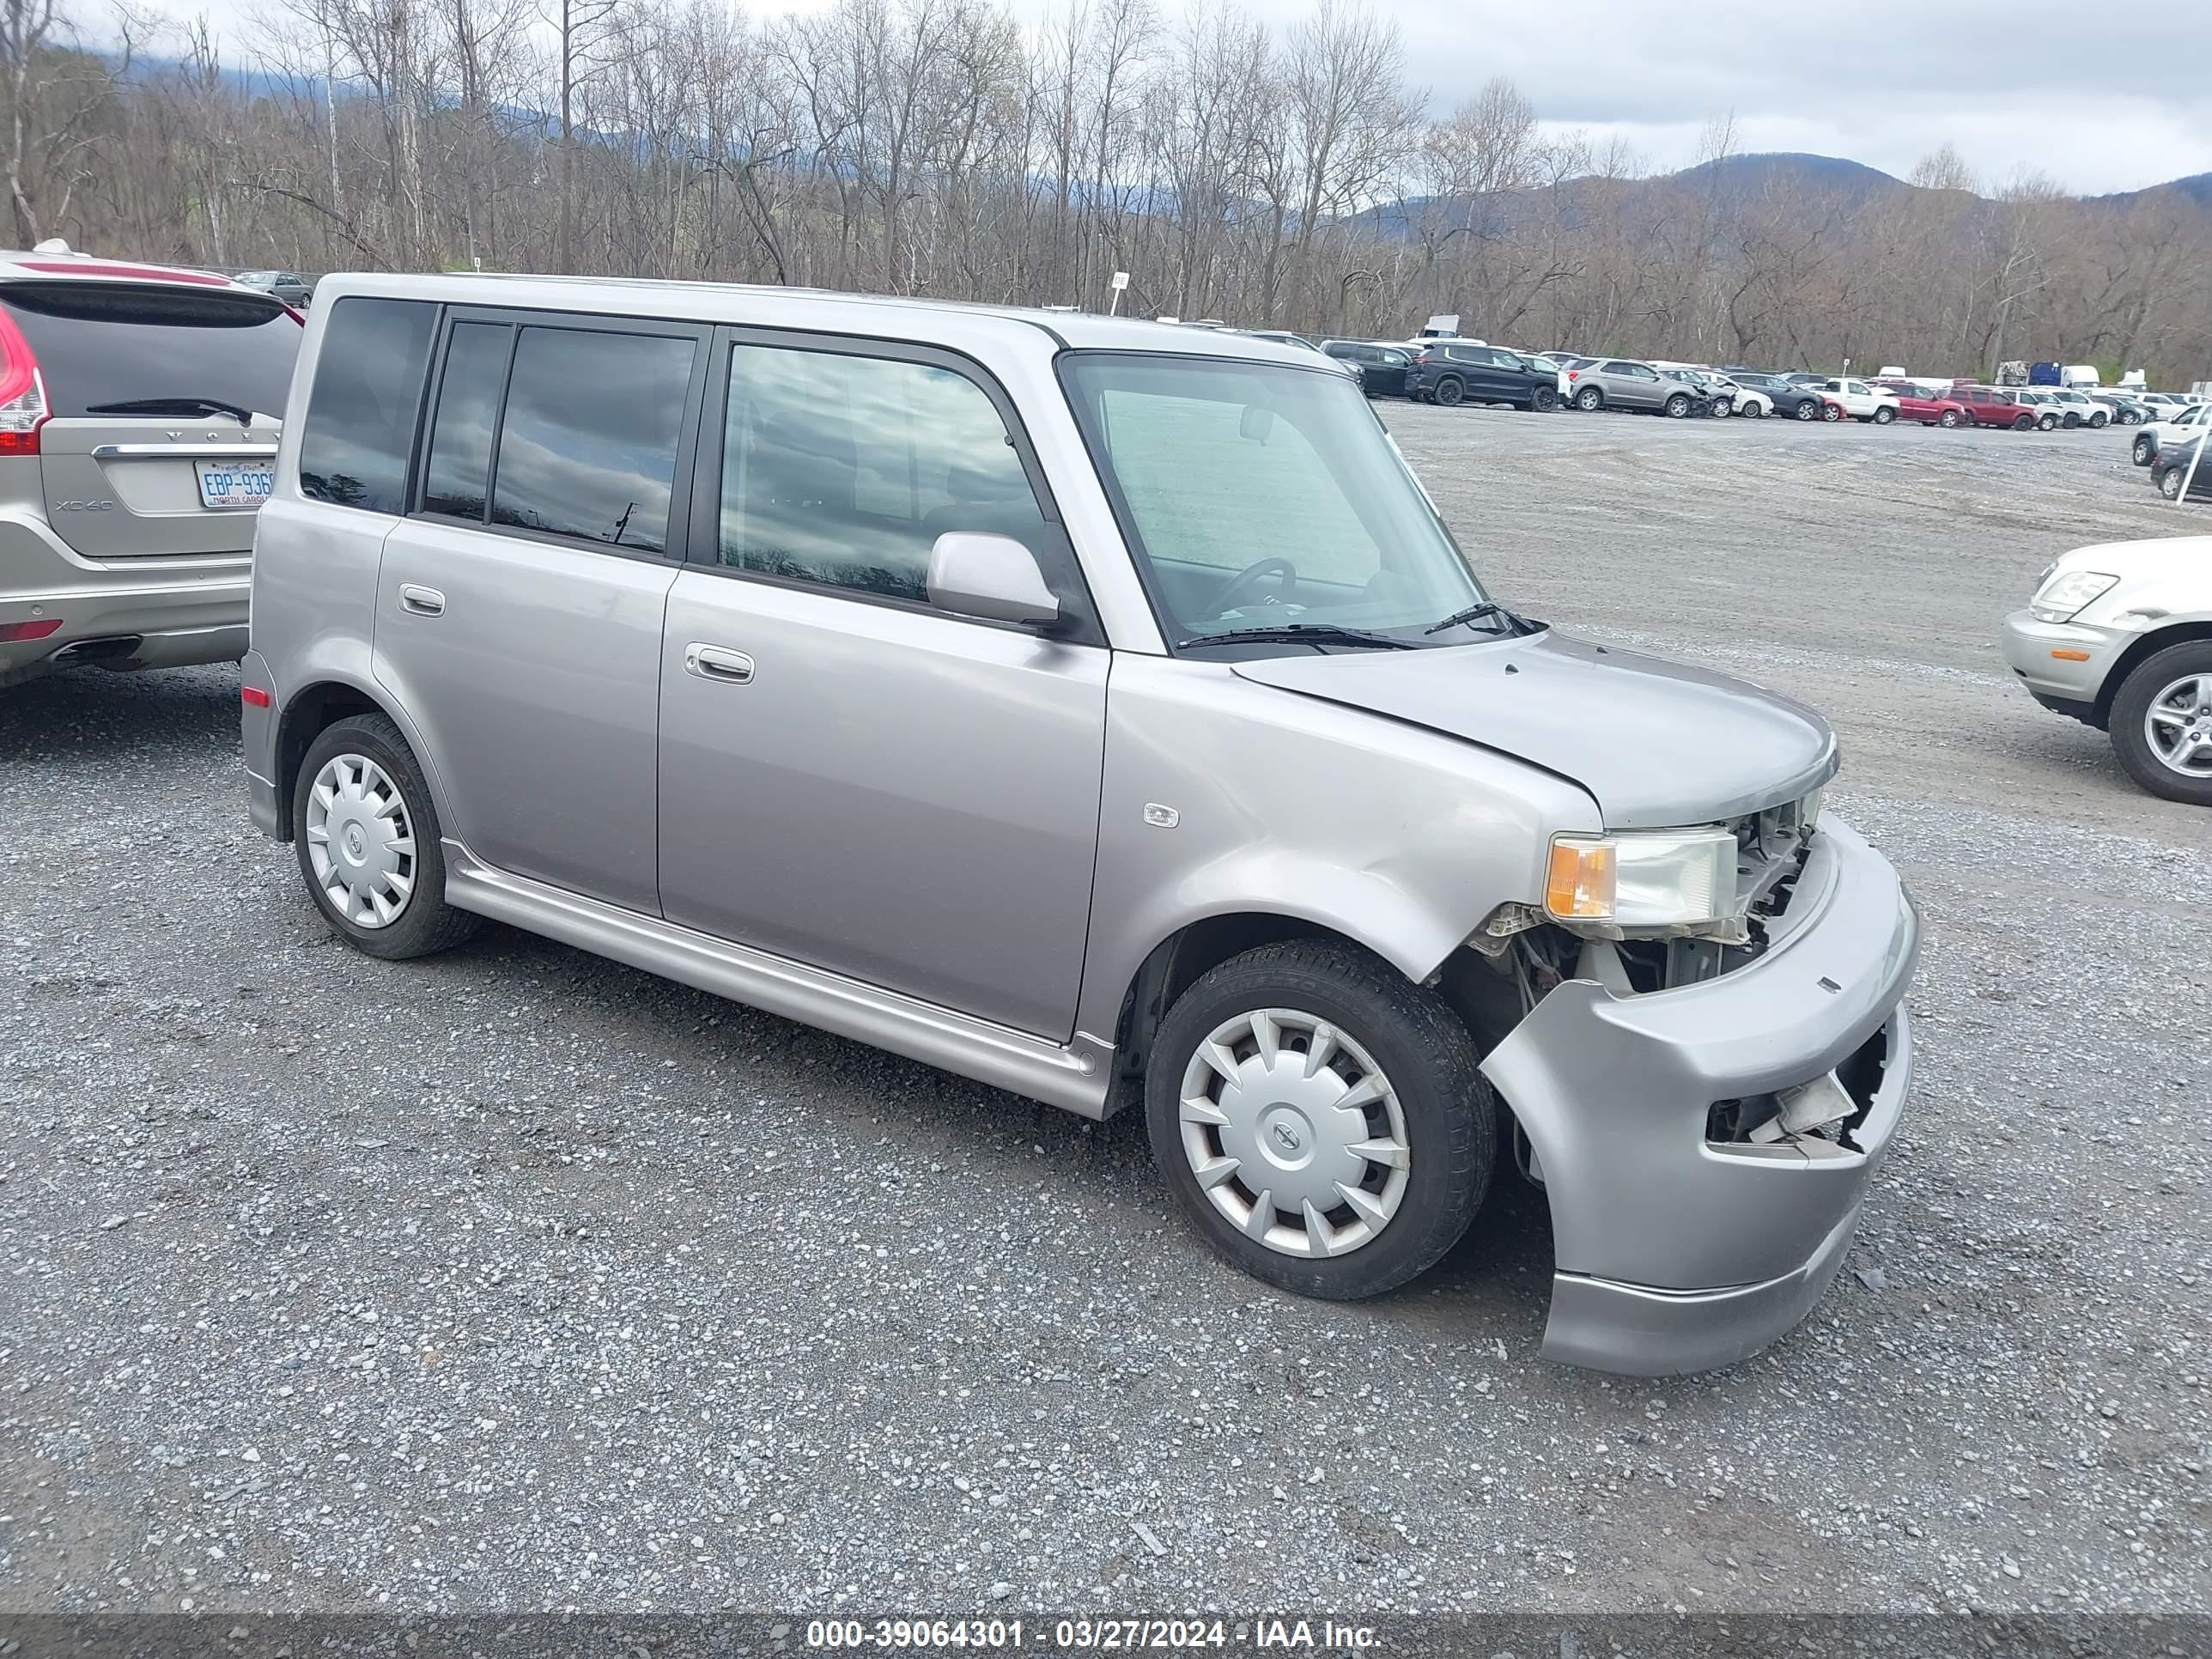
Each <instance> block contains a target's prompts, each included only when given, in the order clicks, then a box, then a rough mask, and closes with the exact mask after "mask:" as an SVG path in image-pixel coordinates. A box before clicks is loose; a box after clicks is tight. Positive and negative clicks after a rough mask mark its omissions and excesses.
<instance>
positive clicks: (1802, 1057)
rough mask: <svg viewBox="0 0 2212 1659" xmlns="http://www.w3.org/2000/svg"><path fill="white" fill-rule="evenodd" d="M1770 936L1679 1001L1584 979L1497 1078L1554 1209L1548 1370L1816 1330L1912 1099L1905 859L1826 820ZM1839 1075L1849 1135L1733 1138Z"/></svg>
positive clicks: (1724, 1350)
mask: <svg viewBox="0 0 2212 1659" xmlns="http://www.w3.org/2000/svg"><path fill="white" fill-rule="evenodd" d="M1768 937H1769V944H1768V946H1767V948H1766V950H1765V951H1764V952H1763V953H1762V954H1761V955H1760V956H1759V957H1758V958H1757V959H1756V960H1754V961H1753V962H1751V963H1747V965H1745V966H1742V967H1741V968H1738V969H1735V970H1734V971H1732V972H1729V973H1726V974H1723V975H1720V976H1719V977H1717V978H1715V979H1711V980H1706V981H1702V982H1700V983H1698V984H1695V985H1687V986H1682V987H1677V988H1675V989H1673V990H1667V991H1659V992H1654V993H1651V994H1644V995H1620V994H1615V993H1614V992H1613V991H1609V990H1607V988H1605V987H1603V986H1601V985H1599V984H1597V983H1596V982H1595V981H1591V980H1586V979H1574V980H1569V981H1565V982H1564V983H1562V984H1560V985H1559V986H1557V987H1554V988H1553V990H1552V991H1551V992H1550V994H1547V996H1546V997H1545V998H1544V1000H1542V1001H1541V1002H1540V1003H1538V1004H1537V1005H1536V1006H1535V1007H1534V1009H1533V1010H1532V1011H1531V1012H1529V1013H1528V1016H1527V1017H1526V1018H1524V1019H1522V1022H1521V1023H1520V1024H1518V1025H1516V1027H1515V1028H1514V1029H1513V1030H1512V1031H1511V1032H1510V1034H1508V1035H1507V1036H1506V1037H1505V1038H1504V1041H1502V1042H1499V1043H1498V1046H1497V1047H1496V1048H1493V1049H1492V1051H1491V1054H1490V1056H1489V1058H1488V1059H1487V1060H1485V1061H1484V1062H1483V1070H1484V1072H1485V1073H1486V1074H1487V1075H1488V1077H1489V1078H1490V1079H1491V1081H1492V1083H1493V1084H1495V1085H1497V1087H1498V1091H1499V1092H1500V1093H1501V1094H1502V1095H1503V1096H1504V1098H1505V1100H1506V1102H1507V1103H1508V1104H1509V1105H1510V1106H1511V1107H1512V1109H1513V1112H1514V1115H1515V1117H1516V1119H1517V1120H1518V1121H1519V1123H1520V1127H1521V1129H1522V1133H1524V1134H1526V1135H1527V1137H1528V1143H1529V1147H1530V1150H1531V1152H1532V1153H1533V1161H1534V1166H1535V1167H1537V1168H1539V1169H1541V1172H1542V1179H1543V1182H1544V1185H1545V1188H1546V1191H1547V1194H1548V1195H1549V1197H1550V1200H1551V1209H1552V1232H1553V1249H1554V1255H1555V1260H1556V1271H1555V1274H1554V1278H1553V1289H1552V1312H1551V1319H1550V1322H1549V1324H1548V1325H1547V1328H1546V1330H1545V1335H1544V1352H1545V1355H1546V1357H1547V1358H1553V1359H1558V1360H1561V1361H1564V1362H1566V1363H1568V1364H1578V1365H1588V1366H1591V1367H1594V1368H1595V1369H1598V1370H1610V1371H1624V1372H1629V1373H1632V1374H1636V1375H1642V1376H1663V1375H1668V1374H1673V1373H1677V1372H1684V1371H1696V1370H1709V1369H1711V1367H1713V1366H1717V1365H1725V1364H1729V1363H1731V1362H1732V1361H1735V1360H1737V1359H1741V1358H1744V1357H1745V1356H1747V1355H1748V1354H1752V1353H1755V1352H1758V1351H1759V1349H1760V1348H1762V1347H1764V1346H1766V1345H1767V1344H1768V1343H1769V1342H1771V1341H1772V1340H1774V1339H1775V1338H1776V1337H1778V1336H1779V1335H1781V1334H1783V1333H1784V1331H1787V1330H1789V1329H1790V1328H1791V1327H1792V1326H1794V1325H1796V1323H1797V1322H1799V1321H1800V1320H1802V1318H1803V1317H1804V1316H1805V1315H1806V1313H1807V1312H1808V1310H1810V1309H1811V1307H1812V1305H1813V1304H1814V1303H1815V1302H1817V1301H1818V1300H1819V1299H1820V1294H1821V1292H1822V1291H1825V1290H1826V1288H1827V1285H1828V1282H1829V1280H1830V1279H1832V1278H1833V1277H1834V1275H1835V1273H1836V1269H1837V1268H1838V1266H1840V1265H1841V1263H1842V1261H1843V1257H1844V1252H1845V1250H1846V1249H1848V1248H1849V1246H1850V1239H1851V1235H1852V1231H1853V1230H1854V1228H1855V1227H1856V1225H1857V1220H1858V1212H1859V1207H1860V1206H1861V1204H1862V1203H1863V1201H1864V1199H1865V1196H1866V1189H1867V1184H1868V1182H1869V1180H1870V1179H1871V1178H1872V1176H1873V1175H1874V1172H1875V1170H1876V1169H1878V1168H1879V1167H1880V1166H1881V1160H1882V1157H1883V1154H1884V1153H1885V1152H1886V1151H1887V1147H1888V1143H1889V1137H1890V1134H1891V1132H1892V1131H1893V1129H1894V1128H1895V1127H1896V1125H1897V1121H1898V1118H1899V1115H1900V1114H1901V1113H1902V1111H1903V1109H1904V1105H1905V1093H1906V1091H1907V1089H1908V1086H1909V1085H1910V1080H1911V1058H1912V1055H1911V1031H1910V1027H1909V1024H1908V1022H1907V1018H1906V1015H1905V1008H1904V1006H1903V1004H1904V998H1905V987H1906V985H1907V983H1908V982H1909V981H1910V980H1911V975H1912V968H1913V963H1914V961H1915V958H1916V957H1917V952H1918V949H1919V939H1920V927H1919V920H1918V916H1917V913H1916V912H1915V910H1914V908H1913V906H1912V902H1911V898H1910V897H1909V896H1907V894H1906V893H1905V887H1904V884H1902V883H1901V882H1900V881H1899V879H1898V877H1897V872H1895V871H1894V870H1893V869H1892V868H1891V867H1890V865H1889V861H1888V860H1887V859H1885V858H1883V857H1882V856H1881V854H1879V853H1877V852H1875V850H1874V848H1871V847H1869V845H1868V844H1867V843H1866V842H1865V841H1864V840H1863V839H1862V838H1861V837H1860V836H1858V835H1857V833H1855V832H1854V831H1853V830H1852V829H1850V827H1849V826H1848V825H1846V824H1844V823H1838V822H1837V821H1836V820H1835V819H1834V818H1832V817H1829V818H1825V819H1823V821H1822V827H1821V829H1820V833H1819V834H1818V835H1817V836H1814V840H1813V842H1812V846H1811V848H1810V850H1809V853H1808V857H1807V859H1806V862H1805V868H1804V872H1803V874H1802V876H1801V877H1800V878H1799V879H1798V882H1797V884H1796V892H1795V894H1794V896H1792V898H1791V900H1790V906H1789V908H1788V910H1787V912H1786V913H1785V914H1784V915H1783V916H1782V917H1780V918H1778V920H1777V921H1774V922H1772V923H1771V924H1769V927H1768ZM1831 1073H1832V1074H1834V1079H1835V1083H1836V1085H1838V1086H1840V1087H1842V1088H1843V1089H1844V1090H1845V1091H1847V1092H1848V1093H1849V1094H1850V1096H1851V1097H1852V1100H1853V1104H1854V1107H1855V1110H1854V1113H1853V1115H1851V1117H1850V1119H1849V1121H1847V1122H1846V1123H1845V1124H1844V1126H1843V1127H1842V1133H1840V1135H1838V1136H1835V1137H1833V1138H1829V1137H1824V1136H1821V1135H1814V1134H1806V1135H1784V1136H1782V1137H1780V1138H1778V1139H1765V1140H1758V1141H1754V1140H1752V1139H1744V1138H1741V1137H1736V1136H1732V1135H1729V1136H1722V1137H1720V1138H1715V1137H1716V1136H1717V1134H1718V1132H1717V1130H1716V1127H1715V1125H1716V1123H1717V1122H1719V1121H1722V1120H1723V1118H1724V1117H1726V1116H1727V1115H1729V1114H1730V1113H1733V1112H1735V1110H1736V1109H1737V1107H1738V1104H1739V1103H1741V1102H1743V1101H1746V1100H1748V1099H1756V1098H1758V1097H1763V1096H1767V1095H1781V1096H1784V1097H1788V1096H1789V1093H1790V1091H1796V1090H1798V1089H1800V1088H1802V1086H1803V1085H1808V1084H1816V1083H1819V1082H1820V1081H1821V1080H1822V1079H1827V1078H1828V1077H1829V1076H1830V1074H1831ZM1723 1103H1727V1105H1728V1111H1727V1112H1723V1111H1722V1110H1721V1108H1722V1107H1723Z"/></svg>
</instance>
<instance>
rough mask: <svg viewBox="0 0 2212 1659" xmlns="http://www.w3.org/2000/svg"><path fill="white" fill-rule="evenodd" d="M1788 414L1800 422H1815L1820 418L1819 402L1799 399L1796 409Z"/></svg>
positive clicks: (1813, 399) (1814, 399) (1817, 399)
mask: <svg viewBox="0 0 2212 1659" xmlns="http://www.w3.org/2000/svg"><path fill="white" fill-rule="evenodd" d="M1790 414H1791V415H1792V416H1795V417H1796V419H1798V420H1801V421H1817V420H1819V419H1820V399H1819V398H1799V399H1798V400H1797V407H1796V408H1795V409H1793V410H1790Z"/></svg>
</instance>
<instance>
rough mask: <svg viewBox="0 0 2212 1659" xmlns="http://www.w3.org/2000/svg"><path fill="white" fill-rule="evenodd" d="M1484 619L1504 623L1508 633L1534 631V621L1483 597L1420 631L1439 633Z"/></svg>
mask: <svg viewBox="0 0 2212 1659" xmlns="http://www.w3.org/2000/svg"><path fill="white" fill-rule="evenodd" d="M1484 621H1496V622H1502V623H1504V624H1505V631H1506V632H1507V633H1509V634H1533V633H1534V632H1535V631H1536V625H1535V623H1532V622H1530V621H1529V620H1528V618H1527V617H1516V616H1515V615H1514V614H1513V612H1511V611H1508V610H1507V609H1506V608H1505V607H1504V605H1499V604H1498V603H1497V602H1496V601H1495V600H1492V599H1485V600H1483V602H1482V603H1481V604H1480V605H1469V606H1468V608H1467V609H1466V610H1464V611H1453V612H1452V613H1451V615H1450V616H1449V617H1445V618H1444V619H1443V621H1442V622H1440V623H1437V625H1436V626H1435V627H1434V628H1425V629H1422V630H1421V633H1422V635H1424V637H1425V636H1426V635H1431V634H1441V633H1443V631H1444V629H1447V628H1462V627H1464V626H1466V625H1467V624H1468V623H1479V622H1484Z"/></svg>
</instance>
